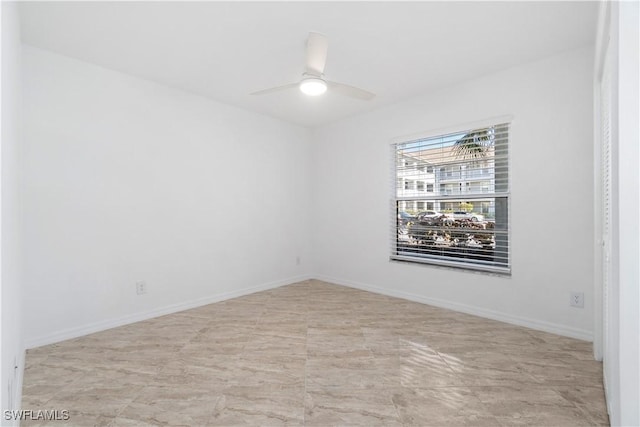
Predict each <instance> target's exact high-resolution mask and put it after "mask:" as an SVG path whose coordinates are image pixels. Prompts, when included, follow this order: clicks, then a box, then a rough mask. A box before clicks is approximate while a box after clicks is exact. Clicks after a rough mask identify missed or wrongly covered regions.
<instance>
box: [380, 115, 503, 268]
mask: <svg viewBox="0 0 640 427" xmlns="http://www.w3.org/2000/svg"><path fill="white" fill-rule="evenodd" d="M501 124H506V125H507V126H508V131H509V133H508V137H507V145H506V147H507V154H506V165H507V180H506V190H505V191H501V192H499V193H498V192H496V191H495V190H494V191H493V192H492V193H490V194H489V195H490V196H492V197H491V198H492V199H493V200H494V203H495V200H497V199H505V200H506V210H507V213H506V221H507V224H506V227H505V229H504V232H505V233H506V236H507V248H506V251H505V253H506V256H507V258H506V265H504V266H502V265H489V264H481V263H473V262H468V261H464V259H463V258H460V259H458V260H456V259H455V257H450V258H448V257H442V258H438V257H437V256H434V255H432V256H430V257H419V258H418V257H415V256H413V257H412V256H407V255H402V254H399V253H398V233H399V228H398V226H397V221H396V220H395V218H396V217H397V206H398V202H399V201H402V200H405V199H403V198H402V197H398V193H397V188H396V186H395V180H396V177H397V173H398V170H397V166H398V164H397V157H396V156H397V150H398V146H399V145H400V144H406V143H410V142H412V141H418V140H423V139H429V138H435V137H439V136H446V135H451V134H455V133H464V132H469V131H472V130H476V129H482V128H487V127H493V126H499V125H501ZM513 129H514V118H513V116H512V115H505V116H499V117H493V118H489V119H486V120H481V121H476V122H470V123H466V124H462V125H456V126H450V127H446V128H440V129H435V130H431V131H425V132H420V133H417V134H411V135H405V136H401V137H397V138H393V139H392V140H391V143H390V152H391V156H390V160H391V172H392V177H393V180H392V186H391V187H392V188H391V194H392V197H391V199H390V210H391V218H392V221H391V231H392V232H391V240H390V257H389V260H390V261H391V262H399V263H405V264H411V265H424V266H436V267H444V268H454V269H459V270H462V271H469V272H480V273H487V274H498V275H501V276H510V275H511V273H512V266H513V256H512V247H513V233H512V229H511V225H512V214H511V198H512V195H511V181H512V168H511V147H512V146H513ZM431 167H432V170H433V171H434V173H436V170H439V168H440V167H441V166H440V165H439V164H434V165H432V166H431ZM493 180H494V182H495V172H494V176H493ZM494 186H495V184H494ZM425 193H427V192H425ZM434 193H436V191H435V185H434ZM482 194H487V193H484V192H482ZM443 195H444V194H443ZM444 196H445V197H444V199H447V198H449V199H450V198H451V197H452V196H449V197H447V196H446V195H444ZM418 198H420V197H417V198H416V200H414V201H417V199H418ZM460 198H464V197H460ZM424 201H426V202H433V201H435V199H433V200H424Z"/></svg>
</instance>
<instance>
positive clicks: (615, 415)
mask: <svg viewBox="0 0 640 427" xmlns="http://www.w3.org/2000/svg"><path fill="white" fill-rule="evenodd" d="M608 8H610V10H608ZM600 14H601V17H600V18H601V19H600V28H599V42H600V44H601V45H602V46H603V48H602V50H601V51H599V54H598V58H597V61H596V65H599V64H600V63H606V64H607V66H609V67H611V70H612V74H613V76H614V77H613V79H612V84H611V89H610V90H611V98H612V107H611V123H612V125H611V129H612V132H611V152H612V173H611V193H612V209H611V215H612V219H613V220H612V224H613V230H612V236H611V252H612V257H611V258H612V261H611V269H612V277H611V282H610V284H609V288H608V289H602V291H603V292H604V293H605V296H604V298H603V300H604V302H605V304H606V306H605V307H604V313H605V317H606V322H605V323H604V336H605V338H606V339H605V340H604V344H605V345H604V354H603V362H604V380H605V381H604V383H605V392H606V395H607V405H608V409H609V418H610V421H611V425H614V426H618V425H622V426H638V425H640V405H639V404H638V402H640V264H639V263H638V260H639V259H640V227H639V222H640V174H639V169H640V150H639V141H640V125H639V123H638V117H639V116H640V86H639V82H638V75H640V54H639V53H640V43H639V40H640V34H639V32H638V22H639V21H640V5H639V4H638V3H637V2H611V3H607V4H605V5H603V7H602V8H601V10H600ZM607 46H608V54H606V55H605V51H606V50H605V47H607ZM599 149H600V144H599V143H597V144H596V150H595V151H597V150H599ZM601 262H602V261H601V260H598V263H601Z"/></svg>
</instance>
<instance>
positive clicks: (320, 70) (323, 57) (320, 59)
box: [251, 33, 376, 101]
mask: <svg viewBox="0 0 640 427" xmlns="http://www.w3.org/2000/svg"><path fill="white" fill-rule="evenodd" d="M328 47H329V43H328V41H327V38H326V37H325V36H324V35H323V34H320V33H309V37H308V38H307V61H306V67H305V72H304V73H303V74H302V80H301V81H300V83H289V84H286V85H283V86H277V87H272V88H270V89H264V90H260V91H258V92H253V93H252V94H251V95H267V94H271V93H275V92H281V91H286V90H289V89H291V88H294V87H296V86H298V88H299V89H300V90H301V91H302V93H304V94H305V95H309V96H318V95H322V94H323V93H325V92H326V91H327V89H329V90H331V91H334V92H335V93H337V94H339V95H344V96H348V97H350V98H355V99H360V100H363V101H369V100H371V99H373V98H374V97H375V96H376V95H375V94H374V93H371V92H368V91H366V90H363V89H360V88H357V87H354V86H349V85H346V84H343V83H336V82H332V81H328V80H325V79H324V66H325V64H326V62H327V50H328Z"/></svg>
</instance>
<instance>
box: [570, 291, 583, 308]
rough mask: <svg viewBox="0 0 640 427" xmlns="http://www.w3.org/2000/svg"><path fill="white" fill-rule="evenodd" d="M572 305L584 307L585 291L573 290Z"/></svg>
mask: <svg viewBox="0 0 640 427" xmlns="http://www.w3.org/2000/svg"><path fill="white" fill-rule="evenodd" d="M569 305H570V306H571V307H577V308H584V292H571V301H569Z"/></svg>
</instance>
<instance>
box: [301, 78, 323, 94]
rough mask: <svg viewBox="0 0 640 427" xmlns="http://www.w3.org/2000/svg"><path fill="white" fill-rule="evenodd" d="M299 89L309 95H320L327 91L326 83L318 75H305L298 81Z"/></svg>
mask: <svg viewBox="0 0 640 427" xmlns="http://www.w3.org/2000/svg"><path fill="white" fill-rule="evenodd" d="M300 90H301V91H302V93H304V94H305V95H309V96H318V95H322V94H323V93H325V92H326V91H327V83H326V82H325V81H324V80H322V79H321V78H319V77H306V78H304V79H302V81H301V82H300Z"/></svg>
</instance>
